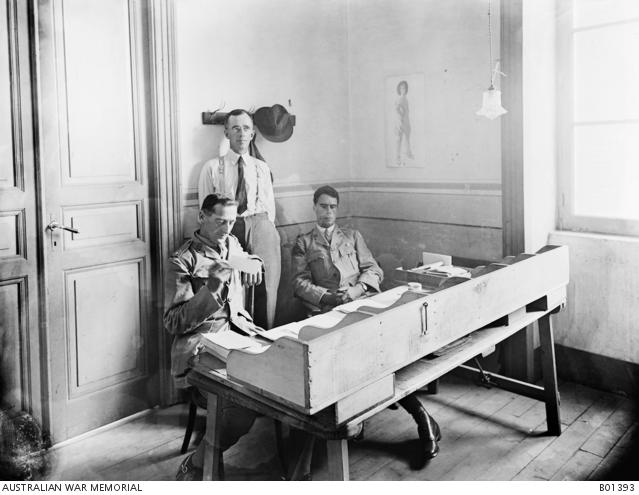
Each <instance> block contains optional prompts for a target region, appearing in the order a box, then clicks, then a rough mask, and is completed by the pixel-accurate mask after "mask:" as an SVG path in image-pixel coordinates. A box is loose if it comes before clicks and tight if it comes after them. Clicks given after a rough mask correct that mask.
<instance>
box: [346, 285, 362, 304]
mask: <svg viewBox="0 0 639 495" xmlns="http://www.w3.org/2000/svg"><path fill="white" fill-rule="evenodd" d="M364 292H365V290H364V288H363V287H362V284H357V285H354V286H353V287H349V288H348V289H346V290H345V291H344V292H343V293H342V299H343V301H344V302H349V301H354V300H355V299H358V298H360V297H361V296H363V295H364Z"/></svg>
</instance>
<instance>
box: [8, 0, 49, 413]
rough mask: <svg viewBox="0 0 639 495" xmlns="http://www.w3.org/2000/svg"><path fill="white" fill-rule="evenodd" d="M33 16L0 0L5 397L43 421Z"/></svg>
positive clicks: (13, 0)
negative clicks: (31, 49) (31, 67)
mask: <svg viewBox="0 0 639 495" xmlns="http://www.w3.org/2000/svg"><path fill="white" fill-rule="evenodd" d="M27 19H28V16H27V2H23V1H20V0H1V1H0V403H2V404H3V405H6V406H9V407H13V408H15V409H18V410H20V409H22V410H25V411H29V412H31V413H33V414H34V415H35V416H36V417H38V418H40V419H42V409H41V403H42V397H41V388H40V384H41V382H40V363H39V361H40V353H39V322H38V276H37V269H38V264H37V241H36V201H35V197H36V196H35V181H34V161H33V157H34V155H33V134H32V120H31V112H32V110H31V81H30V71H29V63H30V62H29V37H28V32H29V31H28V20H27Z"/></svg>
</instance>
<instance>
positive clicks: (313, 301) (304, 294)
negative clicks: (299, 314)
mask: <svg viewBox="0 0 639 495" xmlns="http://www.w3.org/2000/svg"><path fill="white" fill-rule="evenodd" d="M313 203H314V206H313V210H314V211H315V216H316V218H317V225H316V226H315V227H313V229H312V230H311V231H310V232H308V233H306V234H301V235H299V236H298V238H297V241H296V242H295V246H294V247H293V253H292V255H293V266H292V268H293V277H294V279H293V290H294V292H295V295H296V296H297V297H298V298H300V299H301V300H302V301H303V303H304V304H305V305H306V307H307V308H308V309H309V310H310V311H311V314H312V313H313V312H325V311H330V310H331V309H332V308H334V307H335V306H339V305H340V304H344V303H347V302H349V301H352V300H354V299H358V298H361V297H365V295H366V294H367V293H371V292H379V291H380V287H379V284H380V283H381V281H382V279H383V276H384V273H383V272H382V270H381V268H380V267H379V265H378V264H377V262H376V261H375V259H374V258H373V255H372V254H371V252H370V251H369V249H368V247H366V243H365V242H364V239H363V237H362V235H361V234H360V233H359V232H358V231H357V230H353V229H347V228H340V227H339V226H337V225H335V220H336V218H337V210H338V207H339V194H338V192H337V191H336V190H335V189H334V188H332V187H331V186H322V187H320V188H319V189H317V190H316V191H315V193H314V195H313ZM399 404H400V405H401V406H402V407H403V408H404V409H406V411H408V413H409V414H410V415H411V416H413V418H414V419H415V422H416V423H417V432H418V434H419V438H420V441H421V445H422V448H421V450H420V452H421V459H420V464H421V465H423V464H424V463H425V462H426V461H427V460H428V459H432V458H433V457H435V456H436V455H437V453H438V452H439V445H438V444H437V442H438V441H439V440H440V438H441V434H440V431H439V426H438V425H437V423H436V422H435V420H434V419H433V418H432V417H431V416H430V415H429V414H428V413H427V412H426V410H425V409H424V406H422V404H421V402H420V401H419V399H418V398H417V396H416V394H411V395H409V396H407V397H405V398H403V399H401V400H400V401H399Z"/></svg>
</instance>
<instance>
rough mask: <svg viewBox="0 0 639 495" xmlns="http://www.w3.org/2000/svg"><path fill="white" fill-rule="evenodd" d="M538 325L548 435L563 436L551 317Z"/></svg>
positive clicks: (547, 316)
mask: <svg viewBox="0 0 639 495" xmlns="http://www.w3.org/2000/svg"><path fill="white" fill-rule="evenodd" d="M538 325H539V342H540V344H541V367H542V375H543V381H544V397H545V403H546V423H547V424H548V433H550V434H551V435H561V420H560V416H559V391H558V389H557V367H556V366H555V347H554V342H555V341H554V339H553V332H552V321H551V320H550V315H545V316H542V317H541V318H540V319H539V321H538Z"/></svg>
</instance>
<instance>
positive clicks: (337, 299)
mask: <svg viewBox="0 0 639 495" xmlns="http://www.w3.org/2000/svg"><path fill="white" fill-rule="evenodd" d="M342 303H343V300H342V294H340V293H338V292H335V291H332V290H330V291H328V292H327V293H326V294H324V295H323V296H322V299H320V305H321V306H328V307H330V308H334V307H335V306H339V305H340V304H342Z"/></svg>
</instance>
